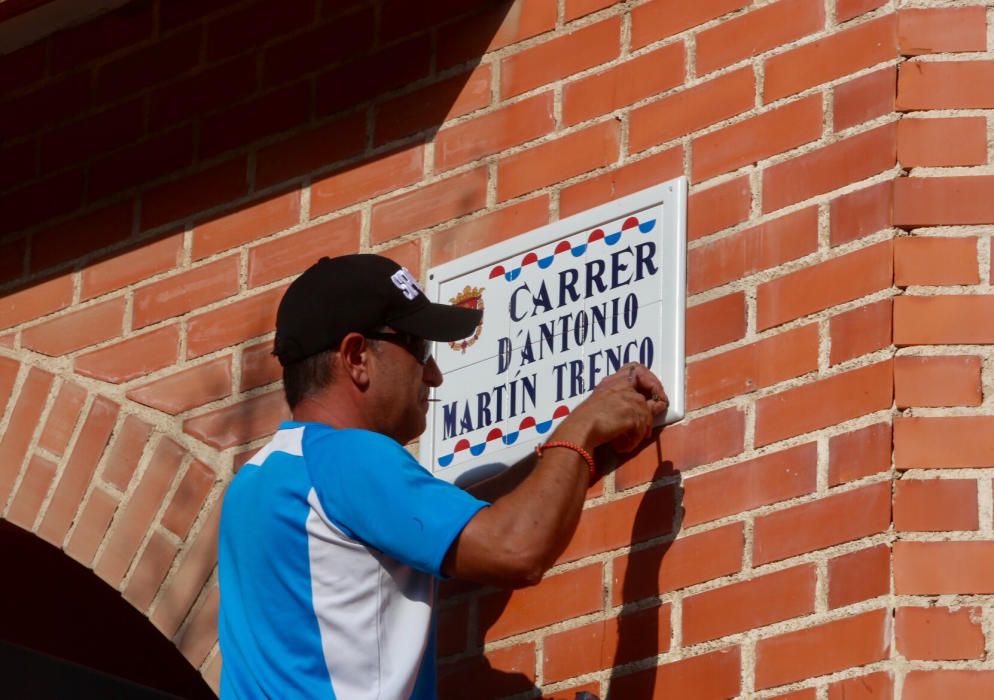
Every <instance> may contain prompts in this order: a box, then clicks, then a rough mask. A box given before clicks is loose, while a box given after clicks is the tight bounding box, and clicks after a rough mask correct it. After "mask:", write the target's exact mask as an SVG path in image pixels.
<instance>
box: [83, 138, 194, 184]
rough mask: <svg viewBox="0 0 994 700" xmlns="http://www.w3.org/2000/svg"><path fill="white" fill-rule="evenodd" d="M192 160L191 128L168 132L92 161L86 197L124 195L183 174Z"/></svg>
mask: <svg viewBox="0 0 994 700" xmlns="http://www.w3.org/2000/svg"><path fill="white" fill-rule="evenodd" d="M193 157H194V130H193V126H192V125H186V126H180V127H178V128H176V129H171V130H170V131H166V132H163V133H161V134H158V135H156V136H153V137H152V138H150V139H146V140H145V141H142V142H140V143H137V144H135V145H134V146H129V147H127V148H124V149H121V150H118V151H114V152H113V153H111V154H110V155H108V156H106V157H104V158H101V159H99V160H97V161H95V162H94V163H93V164H92V165H91V166H90V185H89V193H90V195H91V196H92V197H94V198H98V199H100V198H103V197H109V196H112V195H115V194H118V193H120V192H124V191H126V190H129V189H131V188H132V187H136V186H138V185H142V184H145V183H147V182H151V181H152V180H158V179H160V178H163V177H166V176H167V175H172V174H174V173H178V172H179V171H180V170H184V169H185V168H187V167H188V166H189V165H190V164H192V163H193Z"/></svg>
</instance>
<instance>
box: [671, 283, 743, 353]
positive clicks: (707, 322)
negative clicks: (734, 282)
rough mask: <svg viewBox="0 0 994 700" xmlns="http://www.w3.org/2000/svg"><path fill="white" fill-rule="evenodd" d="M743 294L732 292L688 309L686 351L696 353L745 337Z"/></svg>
mask: <svg viewBox="0 0 994 700" xmlns="http://www.w3.org/2000/svg"><path fill="white" fill-rule="evenodd" d="M745 323H746V309H745V295H744V294H743V293H742V292H733V293H732V294H728V295H726V296H723V297H719V298H717V299H712V300H711V301H706V302H704V303H702V304H697V305H695V306H690V307H688V308H687V318H686V330H687V337H686V352H687V355H695V354H697V353H699V352H704V351H705V350H710V349H711V348H716V347H718V346H719V345H725V344H726V343H732V342H734V341H736V340H739V339H740V338H742V337H743V336H745Z"/></svg>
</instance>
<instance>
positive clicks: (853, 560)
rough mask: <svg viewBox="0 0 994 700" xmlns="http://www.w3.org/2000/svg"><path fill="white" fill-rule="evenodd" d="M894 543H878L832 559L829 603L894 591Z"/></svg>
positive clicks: (833, 605)
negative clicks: (890, 545)
mask: <svg viewBox="0 0 994 700" xmlns="http://www.w3.org/2000/svg"><path fill="white" fill-rule="evenodd" d="M890 557H891V551H890V547H888V546H887V545H886V544H881V545H877V546H876V547H869V548H867V549H861V550H859V551H856V552H850V553H848V554H843V555H841V556H838V557H835V558H833V559H830V560H829V562H828V606H829V608H831V609H833V610H834V609H835V608H841V607H844V606H846V605H851V604H853V603H858V602H860V601H862V600H869V599H871V598H878V597H880V596H884V595H888V594H889V593H890Z"/></svg>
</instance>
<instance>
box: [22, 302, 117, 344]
mask: <svg viewBox="0 0 994 700" xmlns="http://www.w3.org/2000/svg"><path fill="white" fill-rule="evenodd" d="M123 327H124V298H123V297H117V298H116V299H111V300H110V301H105V302H102V303H99V304H95V305H93V306H89V307H87V308H85V309H81V310H78V311H73V312H70V313H68V314H66V315H63V316H59V317H58V318H55V319H52V320H51V321H44V322H42V323H39V324H38V325H36V326H31V327H29V328H26V329H24V331H23V332H22V333H21V344H22V345H23V346H24V347H26V348H30V349H32V350H37V351H38V352H40V353H43V354H45V355H50V356H52V357H59V356H61V355H66V354H68V353H71V352H75V351H76V350H79V349H81V348H85V347H88V346H90V345H95V344H96V343H101V342H103V341H105V340H110V339H111V338H116V337H118V336H120V335H121V331H122V329H123Z"/></svg>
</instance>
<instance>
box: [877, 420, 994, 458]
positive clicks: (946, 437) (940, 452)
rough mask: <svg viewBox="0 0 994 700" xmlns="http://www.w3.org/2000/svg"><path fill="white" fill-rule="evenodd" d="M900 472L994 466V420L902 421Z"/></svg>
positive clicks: (897, 442) (897, 438) (897, 430)
mask: <svg viewBox="0 0 994 700" xmlns="http://www.w3.org/2000/svg"><path fill="white" fill-rule="evenodd" d="M894 463H895V464H896V465H897V468H898V469H914V468H968V467H990V466H994V420H992V419H991V418H990V417H988V416H942V417H935V418H911V417H900V416H899V417H898V418H896V419H895V422H894Z"/></svg>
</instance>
